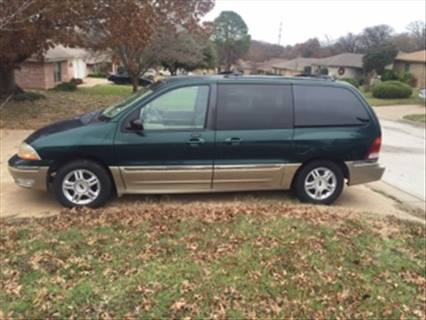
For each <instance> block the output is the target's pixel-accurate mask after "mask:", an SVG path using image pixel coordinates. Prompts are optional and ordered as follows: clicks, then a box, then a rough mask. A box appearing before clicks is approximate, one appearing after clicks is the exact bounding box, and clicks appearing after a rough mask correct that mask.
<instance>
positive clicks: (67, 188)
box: [53, 160, 112, 208]
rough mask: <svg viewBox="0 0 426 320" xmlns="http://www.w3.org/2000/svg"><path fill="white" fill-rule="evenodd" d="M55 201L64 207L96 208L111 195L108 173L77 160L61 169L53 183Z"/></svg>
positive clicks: (96, 165) (88, 162)
mask: <svg viewBox="0 0 426 320" xmlns="http://www.w3.org/2000/svg"><path fill="white" fill-rule="evenodd" d="M53 189H54V192H55V195H56V198H57V200H58V201H59V202H60V203H61V204H62V205H64V206H65V207H84V206H87V207H91V208H96V207H99V206H102V205H103V204H105V202H107V201H108V199H109V198H110V197H111V195H112V183H111V179H110V177H109V175H108V172H106V170H105V169H104V168H103V167H102V166H100V165H99V164H97V163H95V162H92V161H88V160H78V161H73V162H70V163H67V164H66V165H64V166H63V167H61V168H60V169H59V170H58V172H57V174H56V176H55V179H54V181H53Z"/></svg>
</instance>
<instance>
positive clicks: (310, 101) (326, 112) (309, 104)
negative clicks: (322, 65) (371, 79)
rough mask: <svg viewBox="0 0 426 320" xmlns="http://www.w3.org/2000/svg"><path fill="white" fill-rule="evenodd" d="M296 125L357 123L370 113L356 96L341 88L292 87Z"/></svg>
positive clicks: (365, 119)
mask: <svg viewBox="0 0 426 320" xmlns="http://www.w3.org/2000/svg"><path fill="white" fill-rule="evenodd" d="M294 102H295V125H296V126H302V127H310V126H342V125H360V124H362V123H364V122H365V121H368V119H369V116H368V113H367V111H366V110H365V108H364V106H363V105H362V103H361V102H360V101H359V100H358V99H357V97H356V96H355V95H354V94H353V93H352V92H350V91H349V90H346V89H344V88H335V87H326V86H300V85H296V86H294Z"/></svg>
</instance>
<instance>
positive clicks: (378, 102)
mask: <svg viewBox="0 0 426 320" xmlns="http://www.w3.org/2000/svg"><path fill="white" fill-rule="evenodd" d="M358 89H359V90H360V91H361V93H362V94H363V95H364V97H365V98H366V99H367V101H368V103H369V104H370V105H371V106H393V105H398V104H400V105H404V104H420V105H424V104H425V102H424V100H422V99H420V98H419V97H418V94H419V91H418V90H413V94H412V95H411V97H410V98H406V99H378V98H374V97H373V95H372V94H371V92H365V91H364V88H362V87H360V88H358Z"/></svg>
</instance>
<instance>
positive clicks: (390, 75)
mask: <svg viewBox="0 0 426 320" xmlns="http://www.w3.org/2000/svg"><path fill="white" fill-rule="evenodd" d="M381 80H382V81H394V80H398V81H401V78H400V77H399V74H398V73H397V72H396V71H394V70H385V71H384V72H383V74H382V76H381Z"/></svg>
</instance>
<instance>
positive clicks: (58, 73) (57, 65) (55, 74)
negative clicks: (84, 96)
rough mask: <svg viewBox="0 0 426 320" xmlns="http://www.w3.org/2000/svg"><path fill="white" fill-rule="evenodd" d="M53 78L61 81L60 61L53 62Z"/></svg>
mask: <svg viewBox="0 0 426 320" xmlns="http://www.w3.org/2000/svg"><path fill="white" fill-rule="evenodd" d="M53 78H54V80H55V82H60V81H62V69H61V63H60V62H56V63H55V70H54V72H53Z"/></svg>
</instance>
